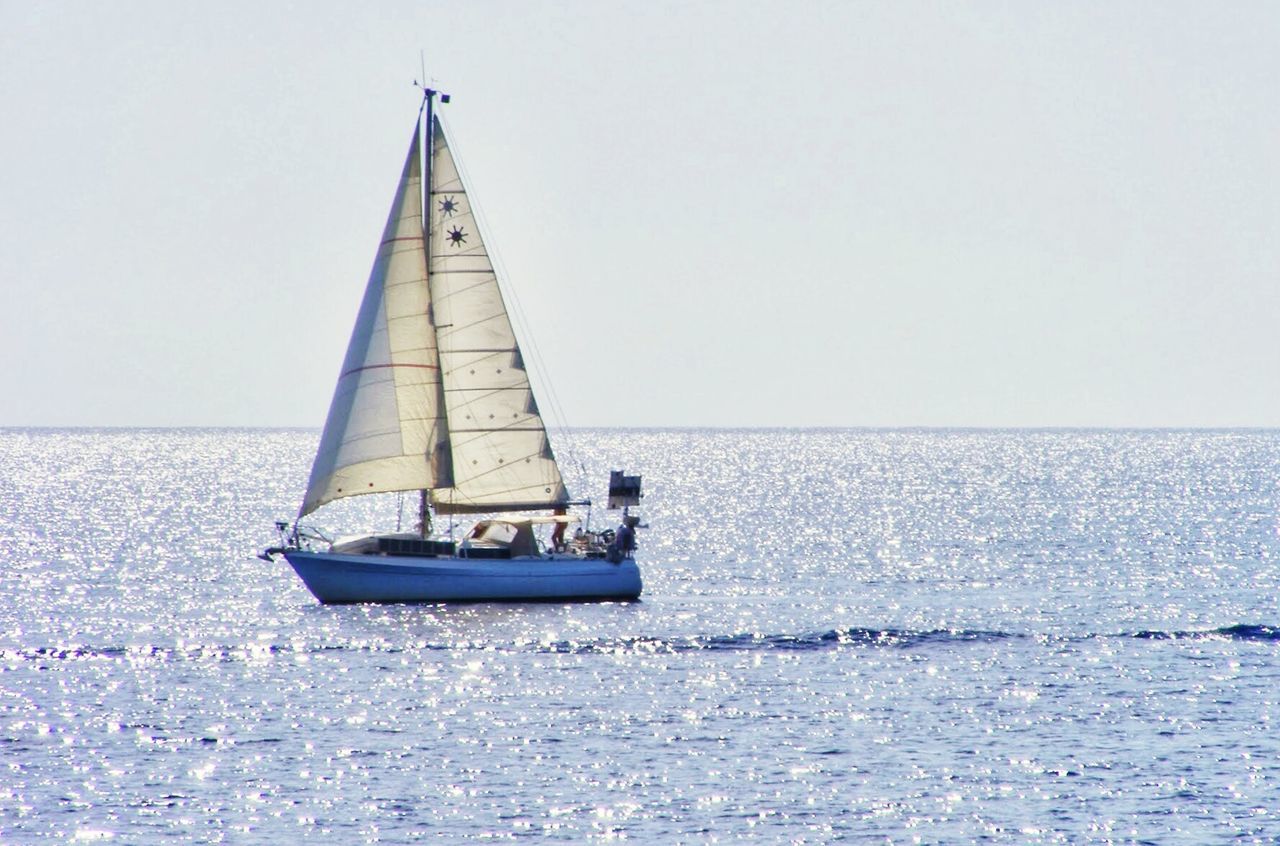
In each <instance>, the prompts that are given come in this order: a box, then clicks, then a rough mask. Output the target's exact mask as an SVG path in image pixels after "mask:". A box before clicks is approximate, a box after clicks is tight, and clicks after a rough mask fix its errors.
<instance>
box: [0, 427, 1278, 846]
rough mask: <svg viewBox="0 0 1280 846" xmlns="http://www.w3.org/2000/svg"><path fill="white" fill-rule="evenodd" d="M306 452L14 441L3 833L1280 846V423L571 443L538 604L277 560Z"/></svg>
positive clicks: (655, 437) (198, 839) (4, 621)
mask: <svg viewBox="0 0 1280 846" xmlns="http://www.w3.org/2000/svg"><path fill="white" fill-rule="evenodd" d="M317 439H318V433H317V432H316V431H313V430H302V429H289V430H272V429H16V428H10V429H3V430H0V843H3V844H23V843H46V842H57V843H63V842H66V843H82V842H115V843H127V844H153V843H157V844H158V843H166V844H167V843H235V844H259V843H260V844H280V843H311V842H317V843H341V844H356V843H409V842H444V843H457V842H470V841H479V842H493V841H498V842H505V841H537V842H544V841H545V842H569V843H581V842H597V841H628V842H634V843H644V844H676V843H698V844H703V843H778V844H808V843H814V844H819V843H837V842H844V843H887V844H898V843H902V844H908V843H930V844H968V843H1011V844H1046V843H1072V844H1075V843H1124V844H1214V843H1231V844H1240V843H1270V844H1274V843H1277V842H1280V607H1278V606H1280V571H1278V569H1277V564H1278V563H1280V536H1278V535H1277V530H1278V529H1280V431H1272V430H1224V431H1205V430H1197V431H1176V430H1052V429H1051V430H947V429H921V430H910V429H885V430H879V429H848V430H831V429H821V430H814V429H808V430H802V429H769V430H761V429H754V430H715V429H679V430H676V429H673V430H653V429H645V430H622V429H580V430H574V431H571V432H568V433H565V434H562V435H560V436H557V439H556V449H557V452H558V454H559V455H560V457H561V459H562V464H563V465H564V467H565V472H566V477H567V480H568V482H569V484H570V487H571V490H572V491H573V492H574V493H575V494H578V495H583V496H589V497H592V498H593V499H595V501H596V502H597V505H596V506H595V507H594V508H593V509H592V510H591V514H590V520H591V522H592V525H593V526H595V527H604V526H608V525H614V524H616V523H617V522H618V519H619V518H618V513H617V512H610V511H608V510H606V509H605V508H604V507H603V502H604V488H605V486H606V481H607V478H608V471H609V470H611V469H625V470H626V471H627V472H628V473H640V474H642V475H643V477H644V489H645V498H644V500H643V502H644V505H643V507H642V508H641V509H639V513H640V514H641V516H642V518H643V521H644V524H645V526H646V528H643V529H641V531H640V533H639V542H640V549H639V552H638V556H637V557H638V560H639V562H640V566H641V568H642V572H643V576H644V583H645V587H644V593H643V596H642V598H641V599H640V601H638V602H634V603H597V604H559V603H546V604H515V605H498V604H472V605H387V606H378V605H353V606H324V605H321V604H319V603H318V602H317V601H316V600H315V599H314V598H313V597H312V596H311V595H310V594H309V593H308V592H307V590H306V589H305V587H304V586H303V585H302V583H301V582H300V581H299V580H298V579H297V577H296V576H295V575H294V574H293V572H292V571H291V570H290V569H289V567H288V566H287V565H286V564H285V563H283V562H277V563H268V562H266V561H263V560H260V559H259V558H257V557H256V556H257V553H258V552H260V551H261V550H262V549H263V548H264V547H267V546H269V545H273V544H275V543H276V542H277V536H276V533H275V529H274V528H273V525H274V523H275V521H277V520H289V519H291V518H292V516H293V515H294V514H295V513H296V511H297V506H298V503H299V501H300V499H301V495H302V490H303V487H304V485H305V482H306V477H307V473H308V470H309V466H310V462H311V458H312V456H313V454H314V451H315V447H316V443H317ZM412 510H413V504H412V503H407V504H404V505H403V507H402V503H401V502H400V501H399V498H398V497H395V496H390V497H363V498H356V499H352V500H347V501H345V502H342V503H335V504H334V505H332V506H329V507H326V508H325V509H322V510H321V511H320V512H318V513H317V514H315V515H312V521H313V522H314V523H315V525H317V526H319V527H323V528H324V529H325V530H326V531H327V532H330V533H332V534H348V533H354V532H359V531H363V530H366V529H382V530H387V529H393V528H395V525H396V523H397V521H402V522H403V523H405V525H406V528H407V524H408V519H409V518H408V514H409V513H411V512H412ZM584 516H585V515H584ZM438 528H439V529H440V530H441V531H443V532H447V531H449V530H450V526H449V525H448V524H447V523H446V522H441V523H440V524H439V525H438ZM452 528H453V530H454V531H455V532H460V531H462V530H463V529H464V528H465V527H464V526H461V525H458V526H454V527H452Z"/></svg>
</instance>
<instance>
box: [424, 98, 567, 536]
mask: <svg viewBox="0 0 1280 846" xmlns="http://www.w3.org/2000/svg"><path fill="white" fill-rule="evenodd" d="M434 123H435V126H434V127H433V129H434V132H433V133H432V135H433V136H434V138H435V142H434V148H435V149H434V153H433V157H432V166H431V168H432V171H431V182H432V186H431V191H430V192H429V194H428V203H429V205H430V221H431V225H430V229H429V233H428V241H427V247H428V249H429V250H430V256H431V257H430V266H431V278H430V286H431V302H432V309H433V314H434V323H435V328H436V337H437V343H438V344H439V355H440V364H441V368H442V375H443V382H444V397H445V405H446V407H447V413H448V420H449V438H450V443H451V446H452V451H453V485H452V486H451V487H450V486H448V485H439V486H437V487H436V489H435V490H433V491H432V501H433V502H434V503H435V506H436V510H437V511H441V512H445V513H449V512H468V511H470V512H477V511H505V510H512V511H514V510H524V509H532V508H551V507H555V506H557V505H561V504H563V503H565V502H567V501H568V499H569V494H568V492H567V491H566V490H565V486H564V481H563V479H562V478H561V476H560V469H559V468H558V467H557V466H556V461H555V456H554V455H552V452H551V444H550V442H549V441H548V440H547V431H546V426H545V425H544V424H543V422H542V417H541V416H540V415H539V413H538V406H537V403H536V402H535V401H534V398H533V392H532V391H531V390H530V386H529V376H528V374H527V373H526V372H525V367H524V360H523V358H522V357H521V355H520V348H519V346H518V345H517V343H516V337H515V333H514V332H513V331H512V329H511V321H510V319H509V318H508V316H507V309H506V306H505V305H504V304H503V301H502V293H501V291H500V290H499V288H498V278H497V275H496V274H495V273H494V270H493V264H492V263H491V262H490V260H489V255H488V253H487V252H486V250H485V246H484V242H483V241H482V240H481V239H480V231H479V229H478V228H477V226H476V220H475V217H474V216H473V214H472V210H471V202H470V199H469V197H468V196H467V191H466V188H465V187H464V186H463V184H462V180H461V178H460V177H459V175H458V169H457V166H456V165H455V164H454V160H453V156H452V155H451V154H450V152H449V146H448V143H447V142H446V140H445V137H444V132H443V129H442V127H441V126H440V123H439V121H438V119H437V120H435V121H434Z"/></svg>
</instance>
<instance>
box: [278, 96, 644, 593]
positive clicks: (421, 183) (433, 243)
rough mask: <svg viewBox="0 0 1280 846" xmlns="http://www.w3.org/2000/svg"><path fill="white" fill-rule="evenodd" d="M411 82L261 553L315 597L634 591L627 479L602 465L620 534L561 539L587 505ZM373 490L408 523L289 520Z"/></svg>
mask: <svg viewBox="0 0 1280 846" xmlns="http://www.w3.org/2000/svg"><path fill="white" fill-rule="evenodd" d="M423 92H424V96H423V103H422V108H420V109H419V112H418V116H417V118H416V120H415V123H414V131H413V140H412V142H411V143H410V145H409V153H408V156H407V157H406V159H405V163H404V168H403V170H402V172H401V175H400V180H399V183H398V184H397V187H396V192H395V197H394V199H393V201H392V204H391V211H390V214H389V215H388V217H387V223H386V227H385V228H384V231H383V235H382V239H381V242H380V243H379V245H378V250H377V254H376V257H375V259H374V263H373V269H372V271H371V272H370V274H369V280H368V283H367V284H366V287H365V291H364V298H363V300H362V302H361V304H360V309H359V312H358V314H357V317H356V323H355V328H354V329H353V330H352V333H351V340H350V343H349V345H348V347H347V354H346V358H345V360H344V362H343V365H342V370H341V371H340V373H339V376H338V382H337V386H336V388H335V389H334V393H333V400H332V402H331V404H330V407H329V414H328V418H327V420H326V422H325V426H324V431H323V434H322V435H321V437H320V445H319V448H318V450H317V452H316V457H315V461H314V463H313V464H312V467H311V475H310V479H309V480H308V483H307V489H306V493H305V495H304V497H303V502H302V506H301V509H300V510H299V513H298V518H297V519H296V520H295V521H293V522H292V523H291V524H290V523H288V522H279V523H277V524H276V528H277V530H279V532H280V535H281V542H280V545H279V546H275V547H271V548H269V549H267V550H265V551H264V552H263V553H262V556H261V557H263V558H265V559H267V560H275V556H276V555H281V556H283V557H284V558H285V559H286V560H287V561H288V562H289V564H290V565H291V566H292V567H293V569H294V571H296V572H297V574H298V576H299V577H301V579H302V581H303V582H304V583H305V584H306V586H307V588H308V589H309V590H310V591H311V593H312V594H313V595H315V597H316V598H317V599H319V600H320V601H321V602H322V603H357V602H459V601H465V602H484V601H539V600H541V601H552V600H563V601H580V600H632V599H636V598H637V597H638V596H639V595H640V591H641V580H640V570H639V567H638V566H637V564H636V561H635V554H634V547H635V543H634V529H635V527H636V526H637V524H638V522H639V520H638V518H637V517H636V516H635V515H631V514H629V513H628V509H629V508H630V507H631V506H633V505H639V502H640V496H641V492H640V477H639V476H629V475H626V474H625V473H623V472H622V471H614V472H612V473H611V474H610V484H609V507H611V508H618V507H620V508H622V510H623V523H622V525H621V526H620V527H619V529H618V530H617V532H614V531H612V530H605V531H599V532H596V531H591V530H590V529H589V528H588V529H584V528H582V527H578V528H577V529H576V530H575V531H574V533H573V535H572V537H569V538H567V537H566V529H567V527H568V525H570V524H572V523H575V522H580V521H579V518H578V517H577V516H576V515H572V514H570V513H569V511H570V508H571V507H573V506H584V505H585V506H588V507H589V506H590V501H589V500H574V499H572V498H571V497H570V495H569V492H568V490H567V488H566V486H565V483H564V478H563V476H562V474H561V472H560V467H559V464H558V463H557V461H556V457H555V454H554V452H553V450H552V447H551V442H550V440H549V439H548V437H547V429H546V425H545V423H544V422H543V419H542V415H541V414H540V412H539V410H538V404H537V402H536V400H535V399H534V395H533V389H532V385H531V384H530V381H529V376H528V373H527V371H526V369H525V363H524V358H523V356H522V354H521V351H520V345H519V344H518V343H517V340H516V336H515V332H514V331H513V328H512V324H511V320H510V317H509V314H508V311H507V308H506V304H505V301H504V299H503V296H502V291H501V290H500V288H499V285H498V277H497V274H496V273H495V271H494V265H493V263H492V261H491V260H490V257H489V253H488V251H487V250H486V248H485V243H484V239H483V238H482V237H481V232H480V229H479V228H478V225H477V220H476V216H475V214H474V210H473V208H472V205H471V197H470V194H469V193H468V191H467V187H466V185H465V184H464V183H463V180H462V176H461V174H460V172H459V169H458V166H457V164H456V162H455V160H454V156H453V154H452V153H451V152H450V148H449V141H448V138H447V137H446V135H445V132H444V127H443V125H442V124H441V121H440V118H439V115H438V114H436V107H435V98H436V96H437V95H439V97H440V102H441V103H447V102H449V95H447V94H443V93H441V92H437V91H435V90H433V89H430V88H426V87H424V88H423ZM424 138H425V144H424V143H423V139H424ZM424 149H425V156H424V155H423V151H424ZM424 171H425V177H424ZM424 205H425V207H426V215H425V220H424ZM388 492H401V493H402V495H403V494H404V493H406V492H417V493H418V527H417V531H415V532H395V533H390V534H370V535H364V536H360V537H354V538H345V539H330V538H328V537H327V536H325V535H324V534H323V533H321V532H319V531H317V530H315V529H309V528H306V527H303V526H302V524H301V520H302V519H303V518H305V517H307V516H308V515H309V514H311V513H312V512H314V511H316V510H317V509H319V508H321V507H322V506H324V505H326V504H327V503H330V502H333V501H335V500H338V499H342V498H345V497H352V496H360V495H365V494H375V493H388ZM433 513H434V515H437V516H439V515H450V516H451V526H452V515H465V514H470V515H485V516H484V518H483V519H479V520H478V522H476V523H475V525H474V526H473V527H472V528H471V529H470V530H469V531H468V532H467V533H466V534H465V536H464V537H462V538H461V539H460V540H459V539H454V538H451V537H444V538H441V537H435V536H433V535H432V532H431V525H432V515H433ZM589 514H590V512H589V511H588V515H589ZM546 524H551V526H552V528H553V531H552V532H551V538H550V542H549V543H544V542H543V541H542V540H541V539H540V538H539V537H538V535H537V530H538V529H542V528H544V527H545V525H546ZM451 531H452V529H451Z"/></svg>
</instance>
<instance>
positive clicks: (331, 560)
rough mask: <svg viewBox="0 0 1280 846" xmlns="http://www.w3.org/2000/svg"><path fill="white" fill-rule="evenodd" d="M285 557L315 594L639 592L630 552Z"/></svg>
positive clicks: (485, 597) (339, 597)
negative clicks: (616, 560) (614, 557)
mask: <svg viewBox="0 0 1280 846" xmlns="http://www.w3.org/2000/svg"><path fill="white" fill-rule="evenodd" d="M284 557H285V558H286V559H288V561H289V564H291V565H292V566H293V569H294V571H295V572H297V574H298V576H299V577H301V579H302V581H303V583H304V584H306V586H307V589H308V590H310V591H311V593H312V594H314V595H315V597H316V599H318V600H320V601H321V602H323V603H326V604H341V603H353V602H529V601H533V602H547V601H566V602H584V601H599V600H610V599H613V600H631V599H636V598H638V597H639V596H640V588H641V584H640V568H639V567H637V566H636V562H635V560H634V559H631V558H626V559H624V560H623V561H622V563H620V564H610V563H609V562H608V561H605V560H603V559H599V558H589V559H583V558H571V557H564V558H556V557H552V558H515V559H507V560H483V559H469V558H413V557H407V556H403V557H402V556H385V555H344V554H342V553H334V552H304V551H302V550H295V549H290V550H286V551H284Z"/></svg>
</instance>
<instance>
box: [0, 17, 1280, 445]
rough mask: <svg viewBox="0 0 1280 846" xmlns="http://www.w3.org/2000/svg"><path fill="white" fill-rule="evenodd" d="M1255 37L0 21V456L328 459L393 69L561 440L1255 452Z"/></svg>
mask: <svg viewBox="0 0 1280 846" xmlns="http://www.w3.org/2000/svg"><path fill="white" fill-rule="evenodd" d="M1278 45H1280V5H1278V4H1276V3H1272V2H1266V3H1249V2H1233V3H1221V4H1220V3H1177V2H1151V3H1123V2H1122V3H1117V2H1111V0H1108V2H1095V3H1091V2H1073V3H1057V2H1010V3H996V2H991V3H951V2H933V3H911V2H888V1H887V0H885V2H874V3H855V2H839V3H818V2H803V0H788V2H778V3H765V2H749V1H748V0H740V2H723V3H713V2H705V3H702V2H693V3H683V2H680V3H674V2H672V3H668V2H653V0H644V2H626V3H622V2H619V3H611V2H585V0H584V2H555V3H539V2H504V3H485V2H421V0H420V1H419V2H411V3H395V2H380V3H368V4H365V3H359V4H357V3H351V4H335V3H311V2H301V3H296V4H292V5H290V4H285V3H272V2H253V3H230V2H228V3H173V2H156V3H90V2H83V3H57V2H54V3H33V2H28V0H0V115H2V116H3V117H0V292H2V296H3V300H2V302H3V308H2V309H0V362H2V364H0V397H4V399H3V400H0V425H51V426H52V425H70V426H94V425H104V426H138V425H160V426H168V425H247V426H276V425H296V426H317V427H318V426H320V425H321V424H322V423H323V420H324V416H325V412H326V410H327V408H328V404H329V399H330V395H331V393H332V390H333V382H334V379H335V377H336V376H337V373H338V369H339V366H340V364H341V361H342V357H343V352H344V350H345V347H346V343H347V338H348V336H349V333H350V330H351V324H352V321H353V320H354V318H355V313H356V308H357V306H358V304H359V301H360V297H361V293H362V291H363V288H364V284H365V280H366V278H367V276H368V272H369V267H370V265H371V263H372V261H373V256H374V252H375V250H376V248H377V242H378V240H379V236H380V233H381V229H382V225H383V222H384V219H385V216H386V213H387V208H388V206H389V204H390V202H391V198H392V195H393V193H394V190H395V183H396V179H397V177H398V175H399V171H400V167H401V164H402V162H403V156H404V151H405V149H406V146H407V144H408V141H409V136H410V134H411V131H412V123H413V119H414V116H415V114H416V112H417V108H418V94H417V93H416V92H415V90H414V88H413V87H412V84H411V83H412V81H413V80H414V79H415V78H417V77H418V76H419V51H422V52H424V53H425V57H426V65H427V72H428V74H429V75H431V76H433V77H434V78H435V79H436V80H437V81H438V87H440V88H442V89H443V90H445V91H448V92H450V93H451V94H452V95H453V102H452V103H451V104H450V105H449V106H447V107H445V108H446V109H447V115H446V118H447V120H448V121H449V126H450V128H451V129H452V142H453V147H454V149H455V150H456V152H457V153H458V154H459V155H460V157H461V158H462V160H463V162H464V164H465V167H466V169H467V171H468V173H469V175H470V176H471V177H472V183H471V189H472V196H473V199H474V200H475V201H476V203H477V204H478V205H479V207H480V208H481V211H482V212H483V213H484V215H485V218H486V220H487V223H488V228H487V232H486V236H487V239H488V243H489V245H490V247H491V248H493V249H496V252H497V253H498V255H499V257H500V258H501V260H502V264H503V266H504V267H505V269H506V275H505V277H504V279H503V281H504V284H505V285H506V286H507V287H508V289H509V290H510V289H514V290H515V292H516V294H517V296H518V297H519V298H520V301H521V303H522V305H523V309H524V313H525V314H526V315H527V317H528V322H529V325H530V327H531V328H532V330H533V340H534V342H535V343H536V346H537V348H538V349H539V350H540V351H541V354H542V358H543V360H544V362H545V365H546V367H545V373H544V374H543V375H544V376H545V375H549V377H550V380H551V383H552V385H553V386H554V389H555V392H556V394H557V395H558V396H559V399H560V401H561V404H562V405H563V407H564V409H565V412H566V422H567V423H568V424H569V425H573V426H595V425H606V426H628V425H635V426H704V425H707V426H1280V391H1277V390H1276V385H1277V374H1278V373H1280V333H1278V332H1277V329H1280V284H1278V283H1280V152H1278V151H1280V46H1278ZM524 342H525V346H526V349H527V348H528V347H529V341H528V339H527V338H524ZM526 357H527V358H532V356H526ZM537 384H540V383H539V382H537V381H535V385H537ZM544 393H545V392H544ZM543 405H544V409H545V407H546V405H547V403H546V401H545V398H544V402H543Z"/></svg>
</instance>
